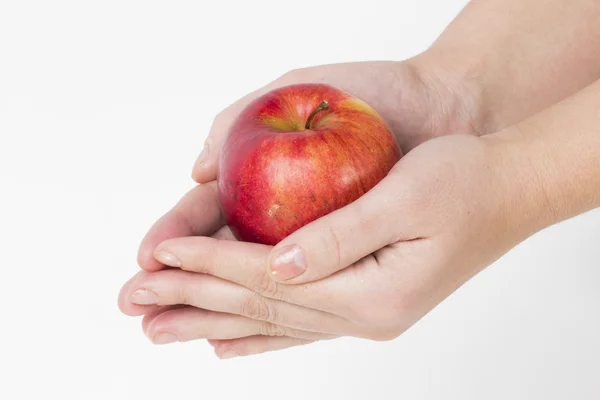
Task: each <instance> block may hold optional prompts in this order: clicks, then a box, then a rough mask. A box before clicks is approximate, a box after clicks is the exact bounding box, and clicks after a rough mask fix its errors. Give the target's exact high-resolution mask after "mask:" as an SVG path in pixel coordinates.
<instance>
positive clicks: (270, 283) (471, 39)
mask: <svg viewBox="0 0 600 400" xmlns="http://www.w3.org/2000/svg"><path fill="white" fill-rule="evenodd" d="M492 16H493V17H492ZM599 18H600V4H599V3H598V2H597V1H579V2H576V3H573V2H567V1H559V0H552V1H543V2H542V1H531V2H521V1H518V0H510V1H506V0H505V1H495V0H489V1H485V2H484V1H481V2H473V3H471V4H470V5H469V6H468V7H467V8H466V9H465V10H464V11H463V13H462V14H461V15H460V16H459V17H458V18H457V19H456V20H455V21H454V22H453V23H452V24H451V26H450V27H449V28H448V29H447V30H446V31H445V32H444V34H442V36H441V37H440V38H439V39H438V41H436V43H435V44H434V45H433V46H432V47H431V48H430V49H428V50H427V51H426V52H424V53H423V54H421V55H419V56H417V57H416V58H414V59H411V60H407V61H404V62H398V63H397V62H375V63H359V64H338V65H328V66H320V67H314V68H309V69H303V70H298V71H293V72H291V73H289V74H287V75H285V76H283V77H282V78H280V79H278V80H276V81H275V82H273V83H271V84H270V85H267V86H266V87H265V88H262V89H260V90H258V91H257V92H255V93H253V94H250V95H249V96H247V97H246V98H244V99H241V100H240V101H238V102H237V103H235V104H234V105H232V106H231V107H229V108H228V109H227V110H225V111H223V112H222V113H221V114H220V115H219V116H218V117H217V119H216V120H215V124H214V126H213V128H212V129H211V133H210V137H209V143H208V146H207V149H208V150H209V151H205V152H204V153H203V155H201V157H200V158H199V159H198V161H197V163H196V165H195V166H194V172H193V177H194V179H195V180H196V181H197V182H198V183H199V184H200V185H199V186H197V187H196V188H194V189H193V190H192V191H190V192H189V193H188V194H186V195H185V196H184V198H183V199H182V200H181V201H180V202H179V203H178V204H177V205H176V206H175V207H174V208H173V209H172V210H171V211H169V212H168V213H167V214H166V215H165V216H163V217H162V218H161V219H160V220H159V221H158V222H157V223H156V224H155V225H154V226H153V227H152V228H151V229H150V231H149V232H148V234H147V235H146V237H145V238H144V240H143V242H142V244H141V246H140V252H139V264H140V266H141V268H142V271H141V272H140V273H138V274H137V275H136V276H135V277H134V278H132V280H130V281H129V282H128V283H127V284H125V286H124V287H123V290H122V291H121V294H120V298H119V304H120V307H121V309H122V311H123V312H124V313H126V314H128V315H145V317H144V322H143V327H144V331H145V332H146V334H147V335H148V336H150V337H151V338H152V340H154V341H155V342H156V343H167V342H172V341H178V340H179V341H187V340H194V339H202V338H206V339H211V343H212V344H213V345H214V346H215V351H216V353H217V355H219V356H221V357H231V356H236V355H249V354H256V353H260V352H264V351H269V350H277V349H281V348H286V347H290V346H294V345H300V344H305V343H310V342H312V341H314V340H320V339H331V338H334V337H338V336H348V335H349V336H357V337H364V338H369V339H374V340H388V339H392V338H395V337H397V336H398V335H400V334H401V333H402V332H404V330H406V329H407V328H408V327H410V326H411V325H412V324H414V323H415V322H416V321H417V320H418V319H420V318H421V317H422V316H423V315H425V314H426V313H427V312H428V311H429V310H430V309H431V308H432V307H434V306H435V305H436V304H438V303H439V302H441V301H443V300H444V299H445V298H446V297H447V296H448V295H449V294H450V293H452V292H453V291H454V290H456V288H458V287H459V286H460V285H462V284H463V283H464V282H466V281H467V280H468V279H470V278H471V277H472V276H474V275H475V274H477V273H478V272H479V271H481V270H482V269H483V268H485V267H486V266H487V265H489V264H490V263H492V262H493V261H494V260H496V259H497V258H498V257H500V256H501V255H503V254H504V253H505V252H506V251H508V250H509V249H510V248H512V247H513V246H515V245H516V244H518V243H519V242H521V241H522V240H524V239H525V238H527V237H528V236H530V235H531V234H533V233H535V232H537V231H539V230H540V229H543V228H544V227H546V226H549V225H551V224H553V223H555V222H558V221H561V220H563V219H566V218H569V217H572V216H574V215H577V214H580V213H582V212H585V211H587V210H589V209H592V208H594V207H598V206H600V165H599V161H598V160H600V134H599V133H598V126H600V119H599V117H598V110H599V109H600V95H598V94H597V93H600V83H595V84H593V82H594V81H595V80H596V79H598V78H600V53H599V52H598V51H597V49H598V48H600V46H599V45H600V29H598V28H597V23H593V22H594V21H597V20H598V19H599ZM489 21H494V23H493V24H491V23H489ZM549 26H550V27H553V29H551V30H549V29H548V27H549ZM532 49H533V50H535V51H532ZM457 54H458V55H459V56H457ZM455 60H459V61H458V62H457V61H455ZM357 77H360V79H357ZM315 81H317V82H326V83H329V84H332V85H334V86H339V87H340V88H342V89H346V90H348V91H350V92H352V93H354V94H356V95H357V96H359V97H361V98H363V99H364V100H365V101H367V102H369V103H370V104H372V105H373V106H374V107H375V108H376V109H377V110H378V111H379V112H380V113H381V114H382V115H383V117H384V118H386V120H387V121H388V122H389V123H390V125H391V126H392V129H393V130H394V132H395V133H396V134H397V135H398V138H399V140H400V142H401V146H402V148H403V150H404V151H405V152H408V154H407V155H406V156H405V157H404V158H403V159H402V160H400V162H399V163H398V164H397V165H396V166H395V168H394V169H393V171H392V172H391V173H390V175H389V176H388V177H387V178H386V179H385V180H384V181H383V182H382V183H381V184H380V185H378V186H377V187H376V188H375V189H374V190H372V191H371V192H369V193H368V194H367V195H365V196H363V197H362V198H361V199H359V201H357V202H355V203H353V204H352V205H350V206H348V207H346V208H344V209H341V210H339V211H337V212H335V213H332V214H330V215H328V216H326V217H324V218H322V219H320V220H318V221H315V222H314V223H312V224H309V225H307V226H306V227H304V228H302V229H301V230H299V231H297V232H296V233H294V234H292V235H291V236H290V237H288V238H286V239H285V240H284V241H283V242H282V243H280V244H279V245H277V246H276V247H275V248H271V247H269V246H261V245H255V244H249V243H241V242H236V241H235V240H232V239H233V238H232V237H231V234H230V232H229V231H228V229H227V227H226V226H224V222H223V221H222V219H221V215H220V211H219V208H218V203H217V201H216V192H215V185H214V179H215V177H216V160H217V157H218V152H219V148H220V145H221V144H222V142H223V140H224V135H225V133H226V130H227V126H228V124H229V123H230V122H231V120H232V119H233V118H234V117H235V116H236V115H237V113H238V112H239V111H240V110H241V109H242V108H243V107H244V105H245V104H247V103H248V101H250V100H251V99H253V98H254V97H256V96H257V95H259V94H260V93H263V92H265V91H267V90H270V89H272V88H274V87H277V86H281V85H285V84H291V83H297V82H315ZM507 82H508V84H507ZM590 84H591V86H589V88H587V89H585V90H583V91H581V92H578V90H580V89H582V88H583V87H585V86H587V85H590ZM575 93H576V94H575ZM568 96H572V97H569V98H567V99H566V100H564V101H562V102H560V103H559V104H557V105H555V106H552V107H550V108H548V109H546V110H545V111H541V110H543V109H544V108H546V107H549V106H551V105H552V104H553V103H555V102H557V101H559V100H561V99H564V98H565V97H568ZM540 111H541V112H540ZM538 112H539V113H538ZM535 113H537V114H535ZM532 114H533V116H532V117H529V116H530V115H532ZM528 117H529V118H528ZM494 132H496V133H494ZM357 213H362V214H360V215H361V218H356V215H357ZM399 216H402V217H401V218H400V217H399ZM358 220H360V221H361V222H360V224H359V223H358V222H357V221H358ZM391 221H394V223H391ZM324 228H325V229H324ZM322 232H327V234H325V235H324V234H323V233H322ZM350 232H352V234H350ZM360 232H367V233H368V234H365V235H361V234H360ZM289 245H292V246H299V247H300V248H301V249H302V252H303V253H304V257H305V260H306V264H305V271H304V272H303V273H302V274H301V275H299V276H296V277H281V275H278V277H277V279H278V280H280V281H281V280H282V278H283V280H284V282H277V281H275V279H274V276H273V275H272V273H271V269H270V268H274V269H276V268H277V265H276V263H274V260H276V255H277V252H278V251H280V250H281V249H283V248H284V247H286V246H289ZM168 254H171V255H172V256H171V257H168ZM165 265H169V266H172V267H176V268H175V269H165Z"/></svg>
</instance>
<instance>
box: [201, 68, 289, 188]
mask: <svg viewBox="0 0 600 400" xmlns="http://www.w3.org/2000/svg"><path fill="white" fill-rule="evenodd" d="M283 84H284V82H283V80H282V79H281V78H280V79H278V80H276V81H273V82H271V83H269V84H268V85H266V86H264V87H262V88H260V89H258V90H255V91H254V92H252V93H250V94H248V95H246V96H244V97H242V98H241V99H239V100H238V101H236V102H235V103H233V104H231V105H230V106H229V107H227V108H226V109H224V110H223V111H221V112H220V113H219V114H218V115H217V116H216V117H215V119H214V121H213V124H212V126H211V127H210V131H209V133H208V137H207V139H206V141H205V142H204V148H203V149H202V152H201V153H200V155H199V156H198V158H197V159H196V162H195V163H194V167H193V169H192V179H194V180H195V181H196V182H198V183H207V182H210V181H213V180H215V179H217V165H218V162H219V154H220V152H221V148H223V145H224V144H225V139H227V134H228V132H229V128H230V127H231V125H232V124H233V122H234V121H235V119H236V118H237V116H238V115H239V114H240V113H241V112H242V111H243V110H244V108H245V107H246V106H247V105H248V104H250V103H251V102H252V100H254V99H256V98H257V97H259V96H261V95H263V94H265V93H267V92H268V91H269V90H272V89H274V88H276V87H278V86H281V85H283Z"/></svg>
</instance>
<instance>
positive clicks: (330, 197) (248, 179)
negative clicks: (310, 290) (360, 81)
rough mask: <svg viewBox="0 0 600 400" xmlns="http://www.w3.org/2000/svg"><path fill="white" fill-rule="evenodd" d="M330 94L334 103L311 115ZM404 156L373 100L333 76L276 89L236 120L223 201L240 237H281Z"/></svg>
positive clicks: (346, 199)
mask: <svg viewBox="0 0 600 400" xmlns="http://www.w3.org/2000/svg"><path fill="white" fill-rule="evenodd" d="M322 101H326V102H327V103H328V104H329V108H328V109H327V110H324V111H320V112H318V113H317V114H315V115H314V118H313V119H312V122H311V123H310V127H309V129H306V126H305V125H306V122H307V120H308V119H309V116H310V114H311V113H312V112H313V111H314V110H315V109H316V108H317V107H318V106H319V104H320V103H321V102H322ZM401 157H402V151H401V150H400V147H399V145H398V143H397V141H396V138H395V136H394V134H393V133H392V131H391V130H390V128H389V126H388V125H387V124H386V122H385V121H384V120H383V119H382V118H381V116H379V114H378V113H377V112H376V111H375V110H374V109H373V108H372V107H370V106H369V105H368V104H366V103H365V102H363V101H361V100H360V99H357V98H356V97H354V96H352V95H351V94H349V93H347V92H345V91H342V90H339V89H337V88H335V87H332V86H329V85H325V84H299V85H292V86H286V87H282V88H279V89H275V90H273V91H271V92H269V93H266V94H265V95H263V96H261V97H259V98H257V99H255V100H254V101H253V102H252V103H250V104H249V105H248V106H247V107H246V108H245V109H244V110H243V111H242V113H241V114H240V115H239V116H238V118H237V119H236V121H235V122H234V123H233V125H232V126H231V128H230V130H229V132H228V137H227V139H226V142H225V144H224V147H223V149H222V151H221V154H220V159H219V168H218V178H217V181H218V194H219V202H220V205H221V208H222V211H223V214H224V216H225V218H226V221H227V224H228V225H229V227H230V228H231V230H232V232H233V234H234V235H235V237H236V238H237V239H238V240H243V241H247V242H255V243H262V244H267V245H275V244H277V243H278V242H279V241H281V240H282V239H283V238H285V237H286V236H288V235H290V234H291V233H292V232H294V231H296V230H297V229H299V228H301V227H302V226H304V225H306V224H308V223H309V222H312V221H314V220H315V219H317V218H320V217H322V216H324V215H326V214H329V213H331V212H333V211H335V210H337V209H339V208H341V207H344V206H345V205H347V204H349V203H351V202H353V201H354V200H356V199H358V198H359V197H360V196H362V195H363V194H365V193H366V192H367V191H369V190H370V189H371V188H373V187H374V186H375V185H376V184H377V183H378V182H379V181H381V180H382V179H383V178H384V177H385V176H386V175H387V174H388V173H389V171H390V170H391V168H392V167H393V166H394V165H395V164H396V162H398V160H400V158H401Z"/></svg>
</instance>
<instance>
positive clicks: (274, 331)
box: [261, 323, 287, 336]
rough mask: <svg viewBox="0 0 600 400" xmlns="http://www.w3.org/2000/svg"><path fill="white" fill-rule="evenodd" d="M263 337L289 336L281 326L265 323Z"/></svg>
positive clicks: (262, 330)
mask: <svg viewBox="0 0 600 400" xmlns="http://www.w3.org/2000/svg"><path fill="white" fill-rule="evenodd" d="M261 335H264V336H287V329H286V328H285V327H283V326H281V325H277V324H272V323H265V324H262V327H261Z"/></svg>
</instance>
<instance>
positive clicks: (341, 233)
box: [268, 175, 410, 284]
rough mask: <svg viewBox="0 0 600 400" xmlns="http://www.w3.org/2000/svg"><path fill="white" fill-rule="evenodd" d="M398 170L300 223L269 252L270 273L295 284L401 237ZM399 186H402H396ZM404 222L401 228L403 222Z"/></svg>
mask: <svg viewBox="0 0 600 400" xmlns="http://www.w3.org/2000/svg"><path fill="white" fill-rule="evenodd" d="M397 177H398V176H396V177H394V176H392V175H388V176H387V177H386V178H384V179H383V180H382V181H381V182H380V183H379V184H378V185H376V186H375V187H374V188H373V189H371V190H370V191H369V192H367V193H366V194H364V195H363V196H362V197H360V198H358V199H357V200H355V201H354V202H352V203H350V204H349V205H347V206H345V207H343V208H340V209H338V210H336V211H334V212H332V213H330V214H327V215H325V216H323V217H321V218H319V219H318V220H316V221H313V222H311V223H309V224H307V225H305V226H303V227H302V228H300V229H298V230H297V231H295V232H294V233H292V234H291V235H289V236H288V237H286V238H285V239H283V240H282V241H281V242H280V243H278V244H277V245H276V246H275V247H274V248H273V249H272V251H271V253H270V255H269V263H268V264H269V268H270V271H269V272H270V276H271V278H272V279H273V280H275V281H278V282H285V283H286V284H298V283H306V282H312V281H316V280H319V279H322V278H326V277H328V276H330V275H332V274H333V273H335V272H337V271H339V270H342V269H344V268H346V267H348V266H349V265H351V264H353V263H355V262H356V261H358V260H360V259H361V258H363V257H365V256H367V255H369V254H371V253H373V252H375V251H377V250H379V249H381V248H382V247H385V246H387V245H389V244H391V243H394V242H396V241H398V240H402V239H410V237H408V236H407V235H406V232H403V230H404V231H406V230H407V229H406V227H407V226H408V224H406V223H404V222H403V223H400V221H399V216H400V215H403V216H404V215H405V214H407V213H406V211H405V210H406V209H407V207H406V205H405V203H406V202H405V201H403V200H402V197H403V195H404V193H406V192H405V191H402V190H401V188H402V186H403V185H402V184H401V183H400V182H398V180H397V179H394V178H397ZM399 189H400V190H399ZM403 227H404V228H403Z"/></svg>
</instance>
